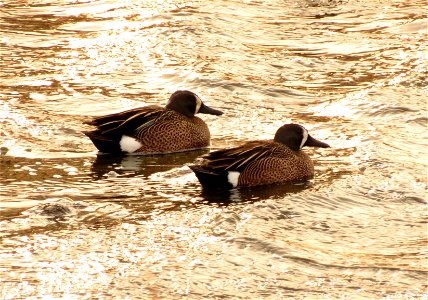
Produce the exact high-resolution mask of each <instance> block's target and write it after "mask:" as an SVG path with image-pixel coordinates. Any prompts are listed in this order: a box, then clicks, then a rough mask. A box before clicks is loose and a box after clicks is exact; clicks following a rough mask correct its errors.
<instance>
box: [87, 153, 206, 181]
mask: <svg viewBox="0 0 428 300" xmlns="http://www.w3.org/2000/svg"><path fill="white" fill-rule="evenodd" d="M208 151H209V150H208V149H200V150H194V151H187V152H180V153H173V154H157V155H125V156H116V155H109V154H99V155H97V157H96V158H95V160H94V162H93V163H92V167H91V171H92V176H93V177H94V178H96V179H101V178H105V176H107V175H108V174H109V173H111V172H114V174H118V175H120V176H122V177H135V176H144V177H149V176H150V175H152V174H154V173H158V172H166V171H169V170H172V169H173V168H179V167H182V166H183V165H185V164H188V163H191V162H193V161H195V159H196V158H197V157H198V156H200V155H203V154H206V153H208Z"/></svg>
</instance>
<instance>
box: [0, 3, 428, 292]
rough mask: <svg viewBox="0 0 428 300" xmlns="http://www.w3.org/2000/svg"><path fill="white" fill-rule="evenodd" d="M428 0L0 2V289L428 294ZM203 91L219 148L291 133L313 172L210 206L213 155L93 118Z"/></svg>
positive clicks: (226, 196)
mask: <svg viewBox="0 0 428 300" xmlns="http://www.w3.org/2000/svg"><path fill="white" fill-rule="evenodd" d="M426 12H427V7H426V2H425V1H406V0H398V1H367V0H362V1H357V0H349V1H339V0H337V1H334V0H331V1H328V0H325V1H322V0H313V1H311V0H306V1H305V0H297V1H287V0H284V1H279V0H276V1H275V0H272V1H269V0H266V1H232V0H229V1H178V0H172V1H157V2H156V1H133V0H128V1H61V0H57V1H42V2H40V3H38V2H32V1H16V0H15V1H10V0H6V1H3V2H1V3H0V15H1V24H0V31H1V36H0V45H1V56H2V57H1V62H0V64H1V65H0V76H1V81H0V95H1V98H0V105H1V110H0V122H1V127H0V128H1V131H0V132H1V141H0V143H1V145H0V147H1V148H0V150H1V156H0V168H1V174H0V197H1V204H0V209H1V210H0V245H1V247H0V272H1V274H2V275H1V276H0V298H2V299H21V298H31V299H37V298H43V297H51V298H52V297H53V298H73V299H94V298H99V299H106V298H110V297H113V298H114V297H116V298H126V297H129V298H132V299H138V298H142V299H162V298H174V299H176V298H180V297H187V298H190V299H206V298H231V299H241V298H242V299H248V298H256V299H262V298H269V299H279V298H299V299H302V298H342V299H355V298H387V299H403V298H404V299H420V298H423V299H427V297H428V296H427V292H428V285H427V276H428V253H427V252H428V251H427V249H428V248H427V245H428V244H427V223H426V221H427V186H426V185H427V161H428V160H427V158H428V153H427V149H428V148H427V140H428V138H427V132H428V130H427V129H428V128H427V120H428V116H427V67H428V52H427V49H426V41H427V25H428V22H427V18H426ZM181 88H186V89H190V90H193V91H195V92H197V93H198V95H199V96H200V97H201V98H202V99H203V100H204V101H205V102H206V103H208V104H209V105H212V106H213V107H217V108H220V109H222V110H223V111H224V112H225V114H224V115H223V116H222V117H210V116H203V118H204V119H205V121H206V122H207V123H208V124H209V126H210V129H211V133H212V136H213V139H212V148H214V149H216V148H222V147H229V146H234V145H238V144H240V143H242V142H244V141H247V140H251V139H262V138H271V137H272V136H273V134H274V133H275V131H276V129H277V128H278V127H279V126H281V125H282V124H284V123H286V122H296V123H300V124H303V125H304V126H305V127H306V128H308V129H309V131H310V132H311V134H312V135H313V136H315V137H317V138H319V139H320V140H323V141H326V142H328V143H329V144H330V145H331V146H332V148H329V149H316V150H313V149H307V150H306V151H308V152H309V153H310V154H311V156H312V157H313V159H314V162H315V166H316V167H315V168H316V177H315V179H314V180H312V181H311V182H308V183H306V184H303V185H295V186H290V185H279V186H269V187H262V188H252V189H242V190H233V191H231V192H228V193H224V194H219V195H206V194H204V193H203V192H202V191H201V189H200V186H199V185H198V183H197V180H196V178H195V177H194V175H193V173H191V171H190V170H189V169H188V168H187V167H186V166H185V164H186V163H190V162H192V161H193V160H194V159H195V158H196V157H197V156H198V155H201V154H203V153H204V152H203V151H202V152H195V153H183V154H178V155H165V156H158V157H139V156H130V157H123V158H112V157H108V156H103V157H97V155H96V152H95V148H94V147H93V145H92V144H91V142H90V141H89V140H88V139H87V138H86V137H85V136H84V135H83V134H82V133H81V131H82V130H85V129H88V128H89V127H87V126H86V125H82V121H83V120H84V119H86V118H88V117H90V116H95V115H101V114H106V113H111V112H114V111H120V110H124V109H129V108H133V107H138V106H141V105H147V104H161V105H163V104H164V103H165V102H166V100H167V98H168V96H169V94H170V93H171V92H173V91H175V90H177V89H181Z"/></svg>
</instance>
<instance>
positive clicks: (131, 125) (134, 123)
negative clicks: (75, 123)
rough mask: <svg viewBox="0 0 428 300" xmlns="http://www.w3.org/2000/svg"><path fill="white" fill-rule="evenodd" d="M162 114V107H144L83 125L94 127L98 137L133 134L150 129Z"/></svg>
mask: <svg viewBox="0 0 428 300" xmlns="http://www.w3.org/2000/svg"><path fill="white" fill-rule="evenodd" d="M162 112H165V109H164V108H162V107H159V106H154V105H153V106H145V107H140V108H134V109H130V110H126V111H123V112H119V113H115V114H109V115H105V116H101V117H96V118H94V119H92V120H90V121H86V122H83V123H84V124H88V125H93V126H96V127H97V130H96V132H97V134H98V135H118V134H119V135H122V134H133V133H134V132H135V131H137V132H139V131H142V130H144V128H147V127H150V125H151V124H153V122H154V120H155V119H156V118H157V117H159V115H160V114H161V113H162Z"/></svg>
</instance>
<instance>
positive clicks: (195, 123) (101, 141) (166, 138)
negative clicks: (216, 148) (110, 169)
mask: <svg viewBox="0 0 428 300" xmlns="http://www.w3.org/2000/svg"><path fill="white" fill-rule="evenodd" d="M196 113H205V114H212V115H221V114H223V113H222V112H221V111H219V110H216V109H213V108H210V107H208V106H206V105H205V104H204V103H203V102H202V101H201V99H200V98H199V97H198V96H197V95H196V94H194V93H192V92H190V91H176V92H175V93H173V94H172V95H171V97H170V98H169V100H168V103H167V104H166V106H165V108H162V107H159V106H155V105H151V106H145V107H141V108H134V109H131V110H127V111H123V112H120V113H116V114H111V115H106V116H101V117H96V118H94V119H93V120H91V121H87V122H84V123H85V124H88V125H94V126H96V127H97V129H95V130H93V131H84V132H83V133H84V134H86V135H87V136H88V137H89V138H90V139H91V141H92V142H93V143H94V145H95V147H97V149H98V150H99V151H100V152H103V153H117V154H118V153H141V154H155V153H170V152H180V151H187V150H194V149H201V148H206V147H208V146H209V145H210V131H209V129H208V126H207V124H205V122H204V121H202V119H200V118H198V117H195V114H196Z"/></svg>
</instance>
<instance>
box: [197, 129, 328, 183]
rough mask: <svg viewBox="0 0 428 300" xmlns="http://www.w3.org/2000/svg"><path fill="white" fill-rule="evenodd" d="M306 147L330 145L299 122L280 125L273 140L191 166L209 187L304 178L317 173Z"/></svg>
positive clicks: (218, 153) (209, 156) (249, 144)
mask: <svg viewBox="0 0 428 300" xmlns="http://www.w3.org/2000/svg"><path fill="white" fill-rule="evenodd" d="M304 146H312V147H322V148H328V147H330V146H329V145H328V144H326V143H323V142H320V141H318V140H316V139H314V138H313V137H311V136H310V135H309V134H308V131H307V130H306V129H305V128H304V127H303V126H300V125H297V124H286V125H284V126H282V127H280V128H279V129H278V130H277V132H276V134H275V138H274V139H273V141H272V140H263V141H251V142H247V143H245V144H244V145H242V146H239V147H235V148H230V149H223V150H218V151H214V152H211V153H209V154H207V155H205V156H203V157H202V160H201V162H200V163H199V164H196V165H192V166H190V168H191V169H192V170H193V172H195V174H196V177H197V178H198V180H199V181H200V183H201V185H202V187H204V188H206V189H231V188H235V187H241V186H255V185H264V184H272V183H279V182H292V181H303V180H307V179H310V178H312V177H313V176H314V165H313V163H312V161H311V159H310V158H309V156H308V155H307V154H306V153H305V152H303V151H301V149H302V147H304Z"/></svg>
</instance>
